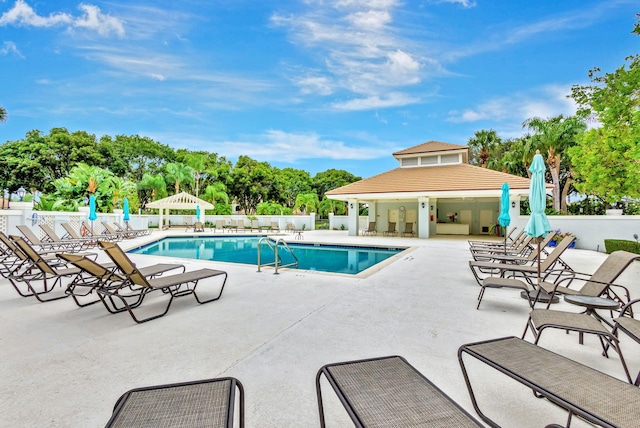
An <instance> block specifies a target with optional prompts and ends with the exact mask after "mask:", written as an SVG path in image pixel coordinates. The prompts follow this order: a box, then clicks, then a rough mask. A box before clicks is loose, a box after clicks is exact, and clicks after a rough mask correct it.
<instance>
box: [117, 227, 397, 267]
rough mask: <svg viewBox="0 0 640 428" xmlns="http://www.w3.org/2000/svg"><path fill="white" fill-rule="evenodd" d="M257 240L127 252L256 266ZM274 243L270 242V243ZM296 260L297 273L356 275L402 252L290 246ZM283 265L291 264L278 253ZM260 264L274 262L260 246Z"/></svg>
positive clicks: (173, 242)
mask: <svg viewBox="0 0 640 428" xmlns="http://www.w3.org/2000/svg"><path fill="white" fill-rule="evenodd" d="M259 240H260V236H238V237H222V236H211V237H195V236H191V237H170V238H164V239H161V240H159V241H156V242H153V243H151V244H147V245H145V246H143V247H140V248H136V249H134V250H131V251H129V252H130V253H135V254H146V255H151V256H167V257H177V258H186V259H199V260H214V261H219V262H231V263H244V264H251V265H257V263H258V241H259ZM272 242H273V241H272ZM288 245H289V248H291V250H292V251H293V253H294V254H295V255H296V257H297V258H298V263H299V266H298V268H299V269H306V270H316V271H322V272H333V273H344V274H352V275H355V274H357V273H360V272H362V271H364V270H365V269H368V268H370V267H371V266H373V265H375V264H377V263H380V262H381V261H383V260H386V259H388V258H389V257H391V256H393V255H395V254H398V253H400V252H401V251H403V250H405V248H378V247H357V246H344V245H326V244H304V243H289V244H288ZM279 254H280V257H281V259H282V263H283V264H288V263H290V262H292V261H293V257H292V256H291V254H289V253H288V252H287V251H285V250H283V249H280V250H279ZM260 257H261V261H262V264H265V263H271V262H273V259H274V255H273V251H272V250H271V249H270V248H269V247H268V246H267V244H265V243H264V242H263V243H262V244H261V255H260Z"/></svg>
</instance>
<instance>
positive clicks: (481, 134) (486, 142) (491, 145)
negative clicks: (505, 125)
mask: <svg viewBox="0 0 640 428" xmlns="http://www.w3.org/2000/svg"><path fill="white" fill-rule="evenodd" d="M500 141H501V139H500V137H499V136H498V133H497V132H496V131H494V130H493V129H490V130H488V131H487V130H485V129H483V130H480V131H476V132H475V133H474V134H473V137H471V138H469V140H468V141H467V145H468V146H469V151H470V152H471V153H470V158H471V160H475V161H476V162H477V164H478V165H479V166H481V167H482V168H486V167H487V163H488V162H489V158H490V157H491V154H492V153H494V151H495V149H496V147H497V146H498V145H499V144H500ZM476 158H477V160H476Z"/></svg>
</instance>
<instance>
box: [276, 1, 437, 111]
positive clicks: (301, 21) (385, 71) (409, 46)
mask: <svg viewBox="0 0 640 428" xmlns="http://www.w3.org/2000/svg"><path fill="white" fill-rule="evenodd" d="M306 4H307V5H308V6H309V8H308V9H307V10H306V11H305V12H304V13H300V14H298V15H283V14H274V15H273V16H272V17H271V22H272V23H273V24H274V25H277V26H281V27H283V28H286V29H287V31H288V32H289V34H290V37H291V40H292V41H293V42H294V43H296V44H298V45H300V46H302V47H304V48H305V49H307V51H308V54H309V55H310V56H312V57H313V58H314V59H315V60H316V61H317V64H316V67H314V69H313V71H312V72H311V71H305V70H302V71H299V70H297V73H298V74H302V75H303V76H304V77H299V76H297V77H293V78H291V80H292V81H293V82H295V83H296V84H297V85H299V87H300V88H301V92H302V93H303V94H319V95H329V94H338V93H339V92H341V91H342V92H345V94H346V95H345V97H348V96H349V95H348V93H351V94H353V95H354V96H355V98H356V99H354V100H353V102H352V103H351V104H352V105H354V106H355V105H359V104H360V105H361V104H362V103H363V100H366V99H368V100H369V103H368V104H375V105H374V107H384V106H385V105H388V106H394V105H397V104H396V103H395V102H389V103H386V102H385V101H381V100H390V99H393V98H397V97H396V96H394V95H393V93H394V92H397V91H398V88H399V87H403V86H412V85H417V84H420V83H421V82H422V80H423V78H424V76H425V75H429V74H435V73H441V72H442V67H441V66H440V64H439V63H438V62H437V61H435V60H433V59H430V58H426V57H424V52H425V51H424V50H418V49H417V48H416V46H415V44H414V42H411V41H409V40H408V39H405V38H403V37H402V36H401V34H402V33H403V31H404V28H403V27H402V26H401V24H399V23H395V22H394V19H393V17H394V12H395V11H396V8H398V7H399V6H400V3H399V2H398V1H395V0H374V1H371V0H329V1H327V0H324V1H321V0H309V1H307V3H306ZM375 100H378V101H375ZM412 102H413V101H412ZM365 104H367V103H365ZM332 105H333V106H335V107H336V108H339V109H344V107H345V106H346V107H347V108H351V107H349V104H347V103H344V102H343V103H333V104H332ZM399 105H404V103H400V104H399ZM358 108H363V107H358ZM365 108H370V107H365Z"/></svg>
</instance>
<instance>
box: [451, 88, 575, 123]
mask: <svg viewBox="0 0 640 428" xmlns="http://www.w3.org/2000/svg"><path fill="white" fill-rule="evenodd" d="M534 93H535V95H533V94H534ZM570 93H571V87H570V86H562V85H547V86H543V87H541V88H536V90H535V91H531V92H530V93H519V94H515V95H513V96H511V97H501V98H494V99H491V100H488V101H485V102H484V103H481V104H479V105H478V106H476V107H474V108H471V109H467V110H464V111H462V112H460V111H451V112H449V119H448V120H449V121H450V122H477V121H481V120H492V121H497V122H501V121H505V120H509V119H516V120H520V122H521V123H522V122H524V121H525V120H526V119H529V118H531V117H542V118H548V117H553V116H557V115H559V114H563V115H565V116H571V115H574V114H575V113H576V110H577V109H576V104H575V103H574V101H573V99H571V98H567V95H568V94H570Z"/></svg>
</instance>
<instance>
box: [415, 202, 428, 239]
mask: <svg viewBox="0 0 640 428" xmlns="http://www.w3.org/2000/svg"><path fill="white" fill-rule="evenodd" d="M429 214H430V212H429V198H418V238H423V239H428V238H429Z"/></svg>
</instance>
